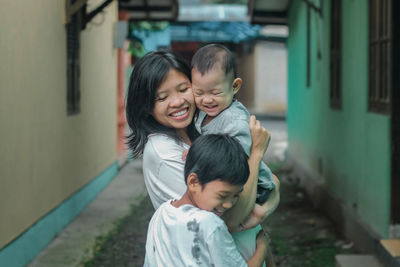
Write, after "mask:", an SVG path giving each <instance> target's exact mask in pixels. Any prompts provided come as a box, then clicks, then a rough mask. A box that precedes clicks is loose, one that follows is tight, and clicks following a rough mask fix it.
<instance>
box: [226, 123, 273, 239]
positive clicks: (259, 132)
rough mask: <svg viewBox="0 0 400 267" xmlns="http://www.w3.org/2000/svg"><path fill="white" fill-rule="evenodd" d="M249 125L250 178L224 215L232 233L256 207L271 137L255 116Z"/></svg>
mask: <svg viewBox="0 0 400 267" xmlns="http://www.w3.org/2000/svg"><path fill="white" fill-rule="evenodd" d="M249 127H250V133H251V138H252V145H251V150H250V157H249V160H248V162H249V169H250V175H249V179H248V180H247V182H246V184H245V185H244V187H243V192H242V193H241V194H240V197H239V199H238V201H237V203H236V204H235V205H234V206H233V207H232V208H231V209H230V210H228V211H227V212H225V214H224V215H223V219H224V221H225V223H226V225H227V226H228V229H229V231H230V232H231V233H233V232H238V231H240V230H241V229H240V223H241V222H243V221H244V220H245V218H246V217H247V216H248V214H250V212H251V211H252V210H253V208H254V204H255V200H256V193H257V180H258V170H259V166H260V162H261V160H262V157H263V156H264V153H265V150H266V149H267V147H268V143H269V140H270V138H271V136H270V134H269V133H268V131H267V130H266V129H265V128H263V127H262V126H261V124H260V122H259V121H257V120H256V118H255V116H251V117H250V121H249Z"/></svg>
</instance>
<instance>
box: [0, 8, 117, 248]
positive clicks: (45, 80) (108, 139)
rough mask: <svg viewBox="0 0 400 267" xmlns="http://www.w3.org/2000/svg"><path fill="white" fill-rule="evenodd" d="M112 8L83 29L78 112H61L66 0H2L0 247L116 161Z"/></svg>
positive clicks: (63, 104) (63, 109) (114, 14)
mask: <svg viewBox="0 0 400 267" xmlns="http://www.w3.org/2000/svg"><path fill="white" fill-rule="evenodd" d="M98 2H99V1H89V6H91V7H93V6H96V5H97V3H98ZM100 2H101V1H100ZM117 12H118V5H117V2H116V1H114V2H113V3H112V4H111V5H109V6H108V7H107V8H106V9H105V13H104V15H102V14H100V15H98V16H96V17H95V18H94V22H95V23H96V24H94V23H91V24H89V25H88V26H87V28H86V29H85V30H84V31H83V32H82V34H81V51H80V53H81V112H80V114H79V115H75V116H67V112H66V110H67V107H66V105H67V102H66V98H67V97H66V84H67V81H66V65H67V64H66V30H65V25H64V24H63V22H64V1H62V0H59V1H54V0H35V1H15V0H2V3H1V8H0V32H1V37H0V62H1V64H0V140H1V142H0V218H1V219H0V249H1V248H2V247H3V246H4V245H6V244H7V243H9V242H10V241H12V240H13V239H14V238H16V237H17V236H18V235H20V234H21V233H22V232H23V231H25V230H26V229H27V228H28V227H29V226H31V225H32V224H34V223H35V222H36V221H37V220H38V219H40V218H41V217H42V216H44V215H45V214H46V213H48V212H49V211H51V210H52V209H53V208H55V207H56V206H57V205H58V204H60V203H61V202H62V201H63V200H65V199H66V198H68V197H69V196H71V195H72V194H73V193H74V192H76V191H77V190H79V189H80V188H82V186H84V185H85V184H87V183H88V182H89V181H90V180H91V179H92V178H94V177H96V176H97V175H98V174H100V173H101V172H102V171H103V170H105V169H106V168H107V167H109V166H110V165H111V164H112V163H114V162H115V161H116V158H117V156H116V140H117V135H116V132H117V122H116V117H117V115H116V103H117V100H116V93H117V89H116V87H117V52H116V49H114V48H113V33H114V24H115V22H116V21H117V19H118V14H117Z"/></svg>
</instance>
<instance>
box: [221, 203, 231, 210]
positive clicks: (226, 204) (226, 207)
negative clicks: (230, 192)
mask: <svg viewBox="0 0 400 267" xmlns="http://www.w3.org/2000/svg"><path fill="white" fill-rule="evenodd" d="M232 206H233V204H232V201H225V202H224V203H222V207H223V208H224V209H230V208H232Z"/></svg>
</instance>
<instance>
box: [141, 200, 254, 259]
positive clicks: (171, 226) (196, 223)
mask: <svg viewBox="0 0 400 267" xmlns="http://www.w3.org/2000/svg"><path fill="white" fill-rule="evenodd" d="M144 266H145V267H153V266H154V267H161V266H171V267H180V266H184V267H186V266H204V267H205V266H215V267H218V266H227V267H241V266H247V264H246V262H245V260H244V259H243V258H242V256H241V255H240V254H239V252H238V250H237V248H236V246H235V243H234V242H233V239H232V236H231V235H230V233H229V231H228V228H227V227H226V225H225V223H224V221H222V220H221V218H219V217H218V216H217V215H215V214H214V213H212V212H208V211H205V210H200V209H198V208H196V207H194V206H192V205H182V206H181V207H178V208H177V207H174V206H172V205H171V200H170V201H167V202H165V203H163V204H162V205H161V206H160V207H159V208H158V209H157V210H156V212H155V213H154V215H153V217H152V218H151V221H150V224H149V230H148V232H147V242H146V256H145V261H144Z"/></svg>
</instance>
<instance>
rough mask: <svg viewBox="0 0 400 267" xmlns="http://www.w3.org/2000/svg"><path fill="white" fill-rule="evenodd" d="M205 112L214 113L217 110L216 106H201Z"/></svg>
mask: <svg viewBox="0 0 400 267" xmlns="http://www.w3.org/2000/svg"><path fill="white" fill-rule="evenodd" d="M203 107H204V109H205V110H206V111H214V110H215V109H217V107H218V105H215V106H203Z"/></svg>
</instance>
